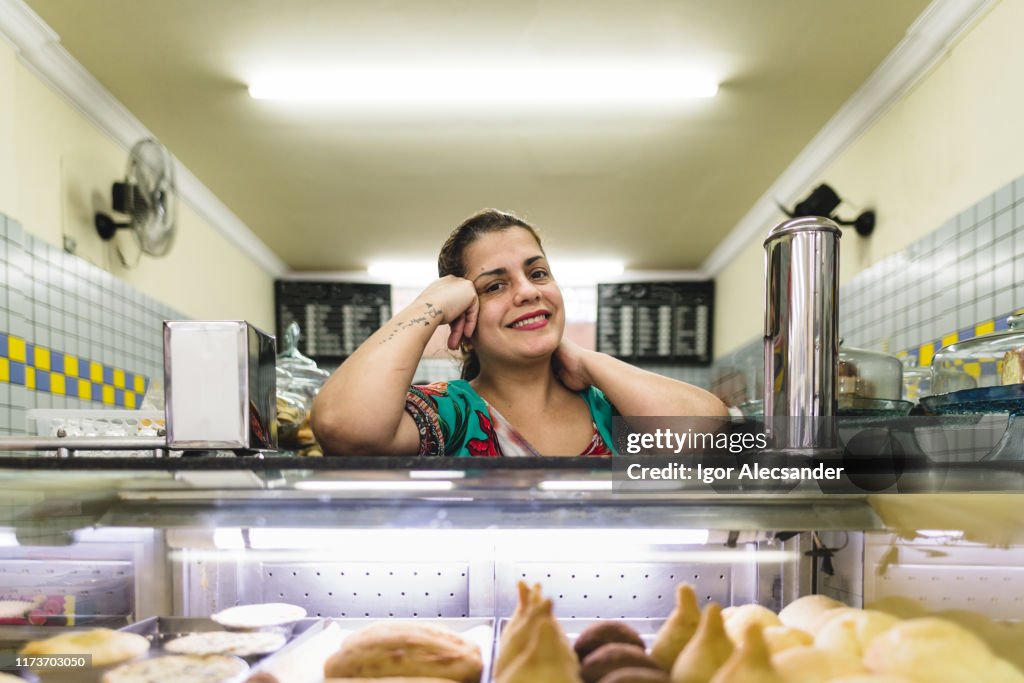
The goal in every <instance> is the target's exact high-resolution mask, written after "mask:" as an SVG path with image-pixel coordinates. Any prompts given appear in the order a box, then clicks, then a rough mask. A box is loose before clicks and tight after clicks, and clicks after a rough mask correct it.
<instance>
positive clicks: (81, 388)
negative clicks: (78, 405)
mask: <svg viewBox="0 0 1024 683" xmlns="http://www.w3.org/2000/svg"><path fill="white" fill-rule="evenodd" d="M78 398H84V399H86V400H89V399H91V398H92V382H90V381H89V380H87V379H80V380H78Z"/></svg>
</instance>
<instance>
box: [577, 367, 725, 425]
mask: <svg viewBox="0 0 1024 683" xmlns="http://www.w3.org/2000/svg"><path fill="white" fill-rule="evenodd" d="M584 365H585V367H586V372H587V375H588V376H589V378H590V383H591V384H593V385H594V386H596V387H597V388H598V389H600V390H601V391H602V392H604V394H605V396H607V397H608V400H609V401H611V403H612V405H614V406H615V407H616V409H618V411H619V412H620V413H621V414H622V415H624V416H629V417H643V416H676V415H686V416H694V417H718V416H726V415H728V414H729V413H728V409H727V408H726V407H725V404H724V403H722V401H720V400H719V399H718V397H716V396H715V395H714V394H712V393H711V392H709V391H705V390H704V389H701V388H700V387H695V386H693V385H692V384H687V383H686V382H681V381H679V380H675V379H672V378H670V377H665V376H663V375H658V374H656V373H653V372H649V371H647V370H642V369H640V368H638V367H636V366H633V365H630V364H629V363H625V362H623V361H621V360H618V359H616V358H612V357H611V356H609V355H607V354H604V353H598V352H596V351H591V352H588V353H587V354H586V356H585V359H584Z"/></svg>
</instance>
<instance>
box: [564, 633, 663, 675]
mask: <svg viewBox="0 0 1024 683" xmlns="http://www.w3.org/2000/svg"><path fill="white" fill-rule="evenodd" d="M637 667H639V668H644V669H658V670H661V671H664V669H662V667H661V665H660V664H659V663H658V662H657V661H655V660H654V658H653V657H650V656H648V655H647V653H646V652H644V648H643V647H639V646H637V645H633V644H630V643H607V644H605V645H602V646H601V647H599V648H597V649H596V650H594V651H593V652H591V653H590V654H589V655H587V657H586V659H584V660H583V666H582V668H581V669H580V674H581V675H582V676H583V680H584V682H585V683H598V681H600V680H602V679H603V678H604V677H605V676H607V675H608V674H609V673H611V672H612V671H616V670H618V669H626V668H637Z"/></svg>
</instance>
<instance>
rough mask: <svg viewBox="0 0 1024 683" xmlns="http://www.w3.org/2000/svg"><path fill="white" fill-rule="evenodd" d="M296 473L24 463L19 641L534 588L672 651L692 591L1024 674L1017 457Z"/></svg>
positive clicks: (454, 605) (434, 465) (19, 498)
mask: <svg viewBox="0 0 1024 683" xmlns="http://www.w3.org/2000/svg"><path fill="white" fill-rule="evenodd" d="M217 460H220V461H221V462H219V463H217V462H216V461H217ZM282 460H285V459H284V458H267V459H265V460H257V459H253V458H248V459H246V458H226V459H225V458H213V459H209V460H207V459H195V460H194V461H191V462H190V461H189V460H188V459H184V458H182V459H172V460H167V459H164V460H163V461H161V460H156V459H145V460H140V461H137V462H135V463H131V464H126V463H125V462H124V460H123V459H122V460H120V461H119V462H118V463H114V462H111V461H109V460H103V459H96V460H94V461H91V462H89V463H69V462H68V461H60V460H59V459H55V458H49V459H45V460H41V459H38V458H37V459H36V464H35V465H34V466H32V463H31V462H30V459H29V458H8V459H5V461H0V486H2V487H3V488H4V490H5V492H7V493H6V495H5V500H4V502H3V505H0V601H17V600H22V601H28V602H31V603H32V607H31V608H30V609H28V610H27V611H26V612H25V613H24V614H23V615H21V617H20V619H10V618H9V619H6V620H4V619H0V650H2V649H4V648H8V651H10V649H11V648H16V647H18V646H19V643H23V642H25V641H27V640H30V639H38V638H40V637H42V636H43V635H46V634H48V633H53V632H56V631H59V630H62V629H66V628H69V627H71V628H87V627H93V626H98V625H103V626H109V627H112V628H121V627H125V626H127V625H130V624H140V623H141V622H144V621H145V620H147V619H152V618H161V619H164V620H165V621H166V620H168V619H200V620H201V619H206V618H208V617H209V615H211V614H213V613H215V612H217V611H219V610H222V609H224V608H226V607H230V606H233V605H238V604H252V603H266V602H286V603H292V604H295V605H299V606H301V607H303V608H304V609H305V610H306V612H307V615H308V618H309V619H319V618H329V619H332V620H336V621H338V623H340V624H341V625H342V626H343V627H345V626H346V624H348V623H349V622H348V621H347V620H356V621H354V622H352V623H354V624H363V623H368V622H369V621H375V620H395V619H399V618H401V619H404V620H408V619H412V620H430V621H431V622H434V621H441V622H445V623H452V624H455V625H456V626H457V627H458V628H461V626H460V624H461V625H462V626H466V627H467V628H469V626H470V624H469V622H468V621H460V620H476V621H474V622H473V624H472V625H473V626H481V625H486V626H487V628H493V629H495V632H494V633H493V634H492V637H493V638H495V639H496V638H497V632H496V631H497V630H498V629H499V628H500V624H501V623H502V620H503V619H505V618H507V617H508V616H509V615H511V614H512V613H513V611H514V609H515V606H516V602H517V582H518V581H525V582H527V583H528V584H534V583H537V584H540V585H541V587H542V589H543V592H544V595H546V596H547V597H548V598H550V599H551V600H552V602H553V605H554V613H555V615H556V616H557V617H558V619H559V620H560V621H561V623H562V624H563V627H564V628H565V630H566V632H567V633H568V632H573V629H577V630H578V627H579V626H580V625H582V624H589V623H591V622H592V621H594V620H598V619H614V620H619V621H623V620H625V621H626V622H628V623H630V624H635V625H638V626H637V628H639V629H640V630H641V632H644V633H646V634H647V635H648V636H653V634H654V633H656V632H657V630H658V629H659V628H660V627H661V625H662V623H663V622H664V620H665V618H666V617H667V616H668V615H669V614H670V613H671V612H672V611H673V609H674V606H675V600H676V590H677V587H678V586H679V585H680V584H683V583H686V584H689V585H691V586H692V587H693V588H694V590H695V593H696V595H697V597H698V600H699V603H700V604H701V605H706V604H709V603H711V602H715V603H718V604H720V605H722V606H739V605H745V604H756V605H760V606H762V607H765V608H767V609H769V610H771V611H772V612H774V613H779V612H780V611H781V610H782V609H783V608H785V607H786V606H787V605H789V604H791V603H792V602H793V601H794V600H796V599H798V598H800V597H801V596H806V595H811V594H821V595H826V596H829V597H830V598H833V599H835V600H838V601H839V602H841V603H843V604H845V605H849V606H852V607H857V608H861V607H874V608H877V609H882V610H885V611H889V612H890V613H894V614H896V613H898V615H899V616H900V617H908V616H920V615H924V614H942V615H944V616H945V617H947V618H948V619H950V620H954V621H957V622H958V623H963V624H968V623H973V626H972V627H971V628H973V629H975V630H976V631H978V632H979V633H980V634H981V635H980V637H982V638H985V639H987V640H986V642H989V647H991V648H992V649H993V650H994V651H996V652H998V653H999V654H1000V656H1001V657H1003V658H1004V659H1010V660H1013V661H1015V662H1016V663H1017V665H1018V666H1024V663H1022V662H1021V657H1020V654H1019V653H1016V652H1014V648H1012V647H1008V646H1007V645H1006V644H1005V642H1003V641H1002V640H1000V639H999V638H997V637H995V636H991V634H989V635H985V633H987V632H986V631H985V629H988V630H989V631H991V632H992V633H998V634H1002V635H1004V636H1005V635H1006V634H1007V633H1011V632H1012V633H1013V634H1015V635H1016V636H1020V635H1021V633H1022V632H1021V631H1020V630H1019V628H1020V627H1019V626H1017V625H1015V622H1017V621H1019V620H1020V619H1021V618H1022V616H1024V517H1022V516H1021V515H1020V514H1019V511H1020V510H1021V509H1024V508H1022V505H1024V495H1022V494H1020V493H1007V491H1024V470H1021V469H1020V468H1019V467H1015V466H1012V465H1002V466H998V469H999V471H998V472H996V473H994V474H992V473H988V474H979V473H974V474H971V473H970V472H968V473H966V474H964V475H963V476H966V477H968V478H969V479H970V481H969V482H968V483H967V484H966V485H964V486H960V487H958V488H959V489H966V490H974V491H978V492H975V493H957V494H950V493H942V492H938V493H927V492H923V493H919V494H912V495H871V494H868V493H863V494H829V493H823V492H822V491H821V490H818V489H817V488H816V487H796V488H793V489H791V490H789V491H788V492H785V493H758V492H754V493H751V492H744V491H742V490H724V489H723V490H716V489H715V487H714V486H707V485H703V484H701V483H700V482H664V484H665V485H664V486H660V487H657V488H655V489H653V490H643V491H630V490H626V489H623V488H621V487H619V486H617V485H616V475H615V474H613V473H612V471H611V468H610V466H609V462H608V460H607V459H594V460H591V459H587V458H571V459H561V458H540V459H521V460H522V461H521V462H509V461H508V459H507V460H506V461H505V462H495V461H490V460H488V461H487V462H478V461H473V460H469V459H453V460H443V461H442V460H440V459H437V460H416V459H392V458H384V459H379V458H351V459H344V460H342V461H335V462H327V461H324V460H323V459H314V463H315V465H312V464H311V465H307V464H306V463H303V464H302V467H303V468H302V469H298V468H296V466H295V465H294V464H291V465H282V464H281V461H282ZM225 461H227V462H225ZM5 462H6V463H12V464H8V465H7V466H6V467H5V466H4V463H5ZM294 462H295V461H294V459H291V463H294ZM13 463H16V464H17V466H14V465H13ZM40 465H45V466H40ZM126 467H128V468H130V469H125V468H126ZM920 490H922V491H925V489H924V488H922V489H920ZM985 491H989V492H985ZM0 604H3V603H2V602H0ZM446 620H454V621H450V622H448V621H446ZM19 621H20V622H22V623H16V622H19ZM158 623H159V622H158ZM979 624H981V625H983V626H979ZM144 626H145V628H155V627H153V626H152V624H151V623H149V622H147V625H144ZM308 626H309V624H308V623H307V624H306V625H305V627H308ZM305 627H304V628H305ZM134 628H136V629H142V628H143V626H136V627H134ZM644 629H646V631H644ZM1008 629H1009V630H1008ZM1015 629H1017V630H1015ZM140 632H141V631H140ZM325 656H326V655H325ZM485 678H486V676H485Z"/></svg>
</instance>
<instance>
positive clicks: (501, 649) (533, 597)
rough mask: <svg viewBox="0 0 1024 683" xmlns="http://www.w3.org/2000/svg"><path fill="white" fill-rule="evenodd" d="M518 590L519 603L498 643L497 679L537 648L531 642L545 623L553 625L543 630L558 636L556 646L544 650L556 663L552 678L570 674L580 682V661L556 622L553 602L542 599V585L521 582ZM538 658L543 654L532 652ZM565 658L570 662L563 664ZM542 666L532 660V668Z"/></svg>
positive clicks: (495, 671) (533, 656) (520, 667)
mask: <svg viewBox="0 0 1024 683" xmlns="http://www.w3.org/2000/svg"><path fill="white" fill-rule="evenodd" d="M518 589H519V601H518V602H517V603H516V609H515V611H514V612H513V613H512V617H511V618H510V619H509V621H508V623H507V624H506V625H505V628H504V629H503V630H502V633H501V639H500V642H499V643H498V652H497V655H496V657H495V660H494V667H493V669H494V678H495V680H499V679H501V680H504V678H505V674H506V671H507V670H509V669H511V668H513V666H512V665H513V664H514V663H515V662H517V660H519V659H520V658H522V657H524V656H525V654H526V653H527V652H530V651H531V650H535V649H536V648H535V647H534V646H533V645H532V644H531V643H532V640H533V639H534V637H535V635H534V634H535V633H537V632H538V631H539V630H541V626H542V625H543V624H550V628H548V627H544V630H545V631H546V632H549V633H552V634H554V636H555V642H554V643H553V646H552V647H551V648H547V649H545V651H544V653H545V654H544V655H543V656H546V657H548V658H552V659H553V660H554V663H553V664H551V665H550V666H551V667H552V668H553V669H554V670H555V672H556V673H555V674H553V675H558V676H565V675H570V674H571V676H573V677H575V679H574V680H578V679H579V666H580V663H579V659H578V657H577V656H576V652H575V651H574V650H573V648H572V646H571V645H570V644H569V640H568V638H566V636H565V633H564V632H563V631H562V628H561V626H559V624H558V622H557V621H556V620H555V617H554V614H553V604H552V602H551V600H550V599H545V598H544V597H543V595H542V594H541V587H540V584H534V585H533V586H527V585H526V583H524V582H522V581H520V582H519V583H518ZM539 656H541V655H538V654H537V653H536V652H533V653H531V659H532V660H536V659H537V657H539ZM563 659H564V660H572V661H571V663H570V662H563V661H562V660H563ZM539 665H540V664H539V663H538V662H536V661H533V662H532V663H531V664H530V667H533V668H536V667H538V666H539ZM517 668H518V669H522V668H523V667H522V666H519V665H517ZM518 675H519V674H517V676H518Z"/></svg>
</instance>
